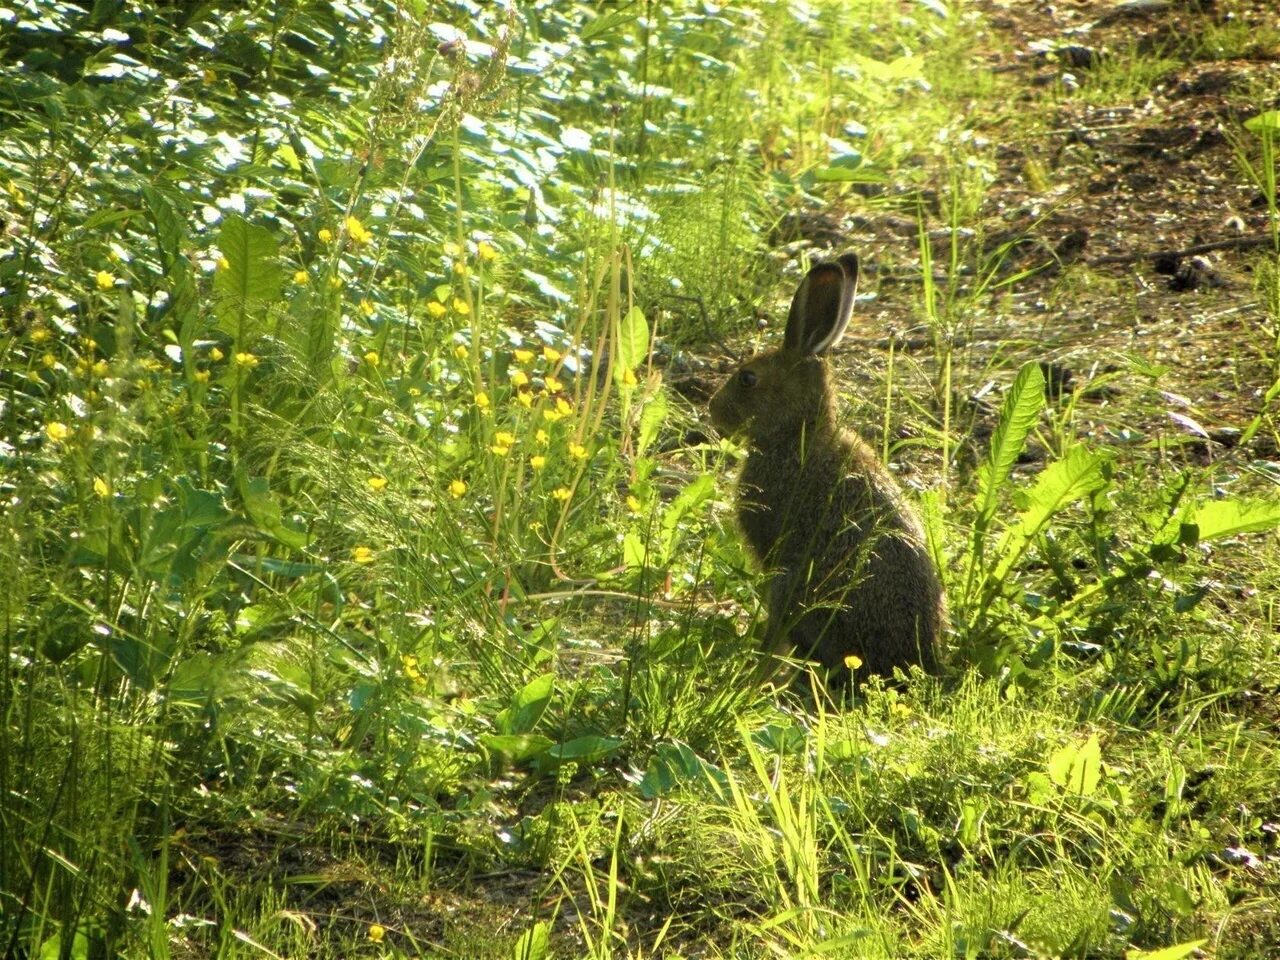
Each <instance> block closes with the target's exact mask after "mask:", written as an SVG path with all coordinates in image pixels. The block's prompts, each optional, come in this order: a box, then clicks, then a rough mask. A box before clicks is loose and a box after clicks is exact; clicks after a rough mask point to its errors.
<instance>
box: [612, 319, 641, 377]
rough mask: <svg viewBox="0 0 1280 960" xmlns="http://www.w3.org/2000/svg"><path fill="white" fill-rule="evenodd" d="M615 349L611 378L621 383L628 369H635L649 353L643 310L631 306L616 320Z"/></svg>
mask: <svg viewBox="0 0 1280 960" xmlns="http://www.w3.org/2000/svg"><path fill="white" fill-rule="evenodd" d="M617 341H618V342H617V349H616V350H615V351H614V353H615V356H614V358H613V378H614V380H615V381H617V382H618V383H622V378H623V376H624V375H625V374H626V372H627V371H628V370H635V368H636V367H638V366H640V364H642V363H643V362H644V359H645V357H647V356H648V355H649V324H648V322H647V321H646V320H645V318H644V311H643V310H641V309H640V308H639V307H632V308H631V309H630V310H628V311H627V314H626V316H624V317H623V318H622V319H621V320H620V321H619V322H618V337H617Z"/></svg>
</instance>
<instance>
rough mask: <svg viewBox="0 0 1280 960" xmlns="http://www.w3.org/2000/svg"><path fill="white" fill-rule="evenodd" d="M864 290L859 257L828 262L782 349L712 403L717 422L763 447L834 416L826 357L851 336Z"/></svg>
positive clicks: (818, 270)
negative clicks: (855, 299) (856, 303)
mask: <svg viewBox="0 0 1280 960" xmlns="http://www.w3.org/2000/svg"><path fill="white" fill-rule="evenodd" d="M857 287H858V258H857V257H856V256H855V255H854V254H852V253H846V254H844V255H843V256H842V257H840V258H839V259H837V260H832V261H830V262H829V263H820V264H818V265H817V266H815V267H814V268H813V269H812V270H810V271H809V272H808V273H807V274H806V275H805V278H804V279H803V280H802V281H801V282H800V288H799V289H798V290H796V295H795V298H794V299H793V300H792V301H791V313H790V314H788V316H787V332H786V334H785V335H784V336H783V340H782V346H781V347H779V348H778V349H777V350H770V351H768V352H767V353H760V354H757V355H756V356H754V357H752V358H751V359H750V360H748V361H746V362H745V363H743V364H742V366H740V367H739V368H738V369H737V370H735V371H734V372H733V375H732V376H730V377H729V379H728V381H727V382H726V383H725V385H724V386H723V387H721V388H720V390H719V391H718V392H717V393H716V395H715V396H714V397H712V398H711V422H712V423H713V424H715V427H716V429H717V430H719V431H720V432H721V433H726V434H735V433H736V434H746V435H747V436H748V437H749V438H751V439H752V440H754V441H756V442H757V443H764V442H765V441H767V440H768V439H769V438H785V437H788V436H792V437H794V436H799V433H800V430H801V427H802V426H804V425H805V424H809V425H812V424H815V423H817V422H819V421H820V420H823V419H824V418H825V419H827V420H828V421H830V420H831V419H832V418H833V414H834V403H835V398H834V396H833V394H832V391H831V389H830V387H829V386H828V384H827V368H826V363H825V361H824V359H823V355H824V354H825V353H826V352H827V351H828V350H830V349H831V348H832V347H833V346H834V345H835V344H836V343H837V342H838V341H839V340H840V337H841V336H843V335H844V329H845V327H846V326H848V323H849V316H850V314H851V313H852V312H853V297H854V293H855V292H856V291H857Z"/></svg>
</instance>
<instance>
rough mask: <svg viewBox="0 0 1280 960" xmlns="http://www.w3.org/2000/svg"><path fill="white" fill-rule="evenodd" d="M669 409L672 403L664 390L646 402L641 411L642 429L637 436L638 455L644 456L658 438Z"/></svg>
mask: <svg viewBox="0 0 1280 960" xmlns="http://www.w3.org/2000/svg"><path fill="white" fill-rule="evenodd" d="M669 409H670V404H669V403H668V402H667V395H666V393H665V392H664V391H662V390H659V391H658V392H657V393H655V394H653V396H651V397H650V398H649V399H648V400H647V401H646V402H645V405H644V409H643V410H641V411H640V430H639V436H638V437H637V438H636V455H637V456H643V455H644V452H645V451H646V450H648V449H649V447H650V445H651V444H652V443H653V441H654V440H655V439H656V438H657V436H658V429H659V428H660V427H661V426H662V424H663V422H664V421H665V420H666V419H667V414H668V412H669Z"/></svg>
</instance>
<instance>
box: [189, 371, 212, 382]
mask: <svg viewBox="0 0 1280 960" xmlns="http://www.w3.org/2000/svg"><path fill="white" fill-rule="evenodd" d="M191 376H192V378H193V379H194V380H195V382H196V383H208V382H209V371H208V370H197V371H196V372H195V373H193V374H192V375H191Z"/></svg>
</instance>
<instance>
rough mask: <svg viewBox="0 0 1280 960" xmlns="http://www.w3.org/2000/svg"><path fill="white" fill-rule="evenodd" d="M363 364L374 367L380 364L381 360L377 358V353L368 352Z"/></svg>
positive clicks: (374, 351) (373, 351)
mask: <svg viewBox="0 0 1280 960" xmlns="http://www.w3.org/2000/svg"><path fill="white" fill-rule="evenodd" d="M364 362H365V363H367V364H368V365H369V366H371V367H376V366H377V365H378V364H379V363H381V362H382V358H381V357H379V356H378V351H376V350H370V351H369V352H368V353H366V354H365V355H364Z"/></svg>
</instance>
